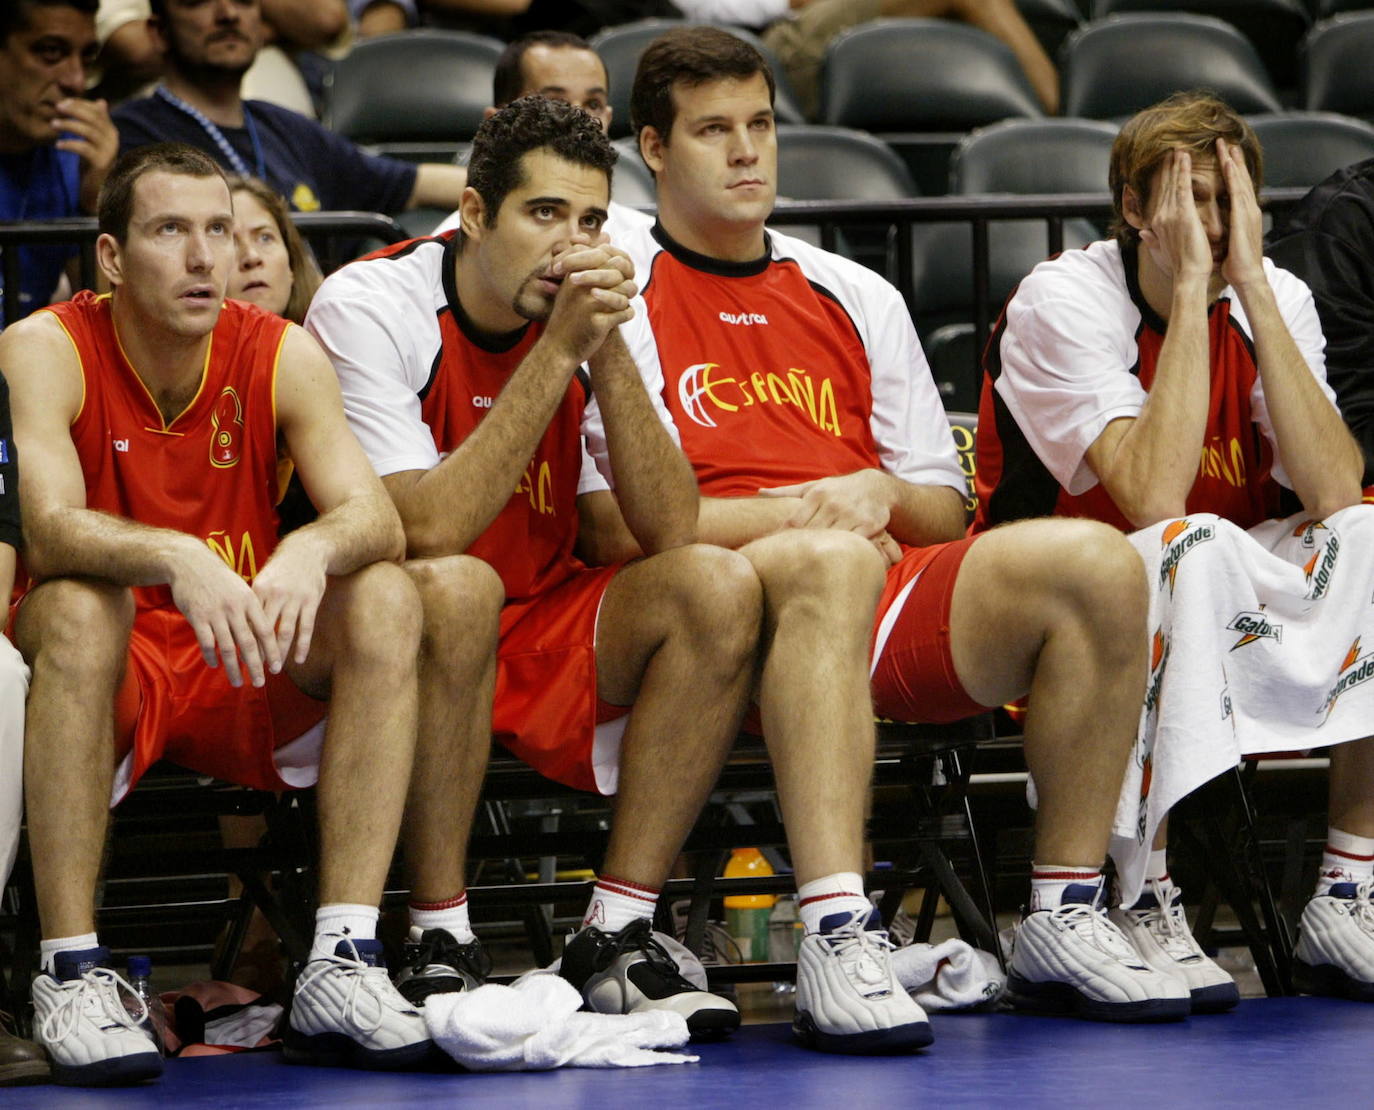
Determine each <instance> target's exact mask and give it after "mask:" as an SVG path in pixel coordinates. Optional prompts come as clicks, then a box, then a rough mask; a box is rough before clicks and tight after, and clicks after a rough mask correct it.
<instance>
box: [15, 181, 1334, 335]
mask: <svg viewBox="0 0 1374 1110" xmlns="http://www.w3.org/2000/svg"><path fill="white" fill-rule="evenodd" d="M1306 193H1307V190H1306V189H1301V188H1297V189H1270V190H1266V192H1265V194H1264V204H1265V208H1266V210H1267V211H1269V212H1271V213H1275V214H1279V213H1281V212H1283V211H1284V210H1286V209H1287V208H1289V207H1291V206H1292V205H1293V204H1294V203H1296V202H1297V201H1298V200H1299V199H1301V198H1302V197H1303V196H1305V195H1306ZM1110 215H1111V201H1110V198H1109V197H1108V196H1106V195H1105V194H1099V193H1072V194H1064V193H1059V194H1044V195H1034V196H1025V195H1018V196H1012V195H1005V196H1000V195H999V196H967V197H965V196H944V197H912V198H909V199H905V200H895V201H814V200H813V201H782V202H779V204H778V206H777V208H776V209H774V212H773V216H772V218H771V219H770V220H769V223H770V224H771V225H774V226H777V227H797V226H812V227H818V228H819V229H820V238H821V245H822V246H823V247H825V248H826V249H828V250H835V249H836V248H837V246H838V245H839V242H840V240H841V237H842V235H843V233H844V232H845V231H846V230H849V229H853V228H856V227H875V228H883V227H886V228H889V229H895V231H896V234H895V236H893V240H894V257H895V272H894V273H892V274H890V275H889V276H890V277H891V278H892V280H893V282H894V284H895V285H896V286H897V288H898V289H899V290H901V292H902V295H903V296H904V297H905V298H906V300H907V305H908V308H911V309H913V310H916V309H918V306H916V305H914V304H913V303H912V302H913V292H914V290H913V285H914V280H913V274H914V272H915V258H914V247H913V242H912V234H911V232H912V229H913V228H915V227H916V226H917V225H920V224H941V223H945V224H947V223H966V224H968V225H970V227H971V229H972V247H971V249H972V263H973V267H972V274H973V281H972V284H973V287H972V289H971V291H970V294H971V299H970V303H971V304H972V306H973V308H972V320H973V322H974V325H975V328H976V334H978V335H986V334H987V332H988V328H989V327H990V326H991V324H992V321H993V317H994V314H995V312H996V311H997V309H998V308H1000V306H997V305H994V304H993V303H992V294H991V274H992V256H991V244H990V235H989V229H990V225H991V224H993V223H994V222H998V221H1004V220H1006V221H1038V222H1041V223H1043V224H1044V225H1045V227H1046V231H1047V247H1048V250H1047V254H1054V253H1056V252H1057V251H1060V250H1062V249H1063V246H1064V222H1065V221H1066V220H1069V219H1074V218H1085V219H1089V220H1096V221H1098V222H1101V223H1105V222H1106V219H1107V218H1108V217H1110ZM293 219H294V220H295V222H296V226H297V227H298V228H300V230H301V233H302V234H303V235H305V236H306V238H307V239H308V240H309V241H310V242H311V243H312V245H314V246H315V248H316V253H317V255H318V257H319V259H320V265H321V267H322V268H323V269H324V271H325V272H326V273H328V272H329V271H330V270H332V269H334V268H335V267H336V266H338V265H339V264H341V263H342V262H344V261H346V260H347V259H346V258H345V257H342V255H341V253H340V252H339V250H338V249H337V248H338V245H339V244H340V243H346V242H347V241H349V240H352V241H354V242H356V241H357V240H358V239H374V240H381V241H382V242H384V243H395V242H399V241H400V240H402V239H404V238H405V237H406V233H405V232H404V231H403V230H402V228H401V226H400V225H399V224H398V223H396V221H395V220H393V219H391V218H390V217H389V216H383V215H379V214H377V213H371V212H308V213H296V214H294V215H293ZM95 238H96V226H95V220H94V219H91V218H89V217H82V218H77V219H65V220H33V221H27V222H23V223H12V224H0V255H2V256H3V258H2V259H0V266H2V267H3V268H2V269H0V273H3V276H4V307H5V318H6V319H8V320H12V319H15V318H16V317H17V314H18V312H19V257H18V252H17V251H14V250H10V249H8V248H9V247H12V246H24V245H32V244H57V243H75V244H77V245H78V246H80V247H81V279H82V282H83V284H85V285H88V286H89V285H92V284H93V283H94V279H95V252H94V243H95ZM916 314H917V313H916V311H913V315H916ZM916 322H917V325H918V326H919V325H920V320H919V318H918V319H917V321H916Z"/></svg>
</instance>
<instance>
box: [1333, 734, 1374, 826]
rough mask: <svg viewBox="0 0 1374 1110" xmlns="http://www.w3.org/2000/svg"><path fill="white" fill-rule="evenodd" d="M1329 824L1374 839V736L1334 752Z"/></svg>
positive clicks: (1338, 747) (1337, 746)
mask: <svg viewBox="0 0 1374 1110" xmlns="http://www.w3.org/2000/svg"><path fill="white" fill-rule="evenodd" d="M1328 790H1329V799H1330V800H1329V802H1328V805H1327V823H1328V824H1329V825H1331V827H1332V828H1336V829H1340V830H1341V831H1342V832H1348V833H1351V834H1352V835H1354V836H1374V736H1367V737H1365V738H1364V739H1363V740H1352V741H1351V742H1349V743H1347V744H1337V745H1336V746H1335V747H1334V748H1332V749H1331V782H1330V786H1329V788H1328Z"/></svg>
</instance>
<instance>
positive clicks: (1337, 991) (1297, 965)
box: [1293, 959, 1374, 1002]
mask: <svg viewBox="0 0 1374 1110" xmlns="http://www.w3.org/2000/svg"><path fill="white" fill-rule="evenodd" d="M1293 987H1294V989H1295V990H1297V991H1298V993H1299V994H1317V995H1322V996H1323V997H1326V998H1348V999H1350V1000H1351V1001H1352V1002H1374V983H1364V982H1361V981H1360V980H1359V979H1352V978H1351V977H1350V976H1349V975H1347V974H1346V973H1345V972H1344V971H1342V970H1341V969H1340V968H1338V967H1335V966H1334V965H1332V964H1317V965H1315V966H1314V965H1312V964H1309V963H1304V962H1303V961H1302V960H1296V959H1295V960H1294V961H1293Z"/></svg>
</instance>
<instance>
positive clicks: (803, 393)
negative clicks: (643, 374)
mask: <svg viewBox="0 0 1374 1110" xmlns="http://www.w3.org/2000/svg"><path fill="white" fill-rule="evenodd" d="M677 399H678V403H679V404H680V405H681V406H682V411H683V412H685V413H686V414H687V416H688V417H689V418H690V419H691V420H692V422H693V423H695V424H700V425H701V426H702V427H703V428H715V427H718V425H717V424H716V419H715V414H716V413H721V412H740V411H741V410H743V409H748V408H752V407H754V406H755V405H758V406H761V407H764V406H768V405H776V406H779V407H787V406H794V407H795V408H797V409H798V410H799V411H801V412H802V413H803V414H804V415H805V416H806V417H807V419H809V420H810V421H811V423H813V424H814V425H816V427H818V428H819V429H820V430H821V431H823V432H830V433H831V434H832V435H834V436H836V437H838V436H839V435H840V415H839V410H838V409H837V408H836V405H835V387H834V386H833V385H832V384H831V381H830V379H829V378H822V379H821V380H820V384H819V385H818V384H817V383H816V379H815V378H813V377H812V376H811V375H810V373H808V372H807V371H806V370H799V369H797V368H796V367H792V368H790V369H789V370H788V371H787V376H786V377H784V376H783V375H782V374H777V373H774V372H773V371H771V370H770V371H768V372H767V373H765V372H764V371H762V370H755V371H754V372H753V373H751V374H750V375H749V376H748V377H738V378H735V377H729V376H727V375H726V374H725V373H723V372H722V371H721V367H720V363H718V362H698V363H696V364H695V365H693V366H689V367H687V369H686V370H684V371H683V372H682V376H681V377H680V378H678V380H677Z"/></svg>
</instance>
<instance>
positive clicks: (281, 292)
mask: <svg viewBox="0 0 1374 1110" xmlns="http://www.w3.org/2000/svg"><path fill="white" fill-rule="evenodd" d="M229 190H230V193H231V195H232V196H233V199H234V246H235V255H236V257H237V258H238V269H236V270H235V271H234V272H233V273H231V274H230V275H229V290H228V293H227V295H228V296H230V297H233V298H234V299H235V300H238V301H251V302H252V303H253V304H255V305H257V306H258V307H259V308H265V309H266V310H267V311H268V312H273V313H276V314H277V315H278V316H285V317H286V318H287V319H288V320H290V321H291V322H292V323H293V324H301V323H304V322H305V310H306V309H308V308H309V307H310V300H311V298H312V297H314V296H315V290H316V289H318V288H319V287H320V282H321V281H322V280H323V278H322V277H321V275H320V268H319V266H318V265H316V263H315V259H314V257H313V256H312V255H311V253H310V250H309V248H307V247H306V245H305V243H304V241H303V240H302V239H301V234H300V232H299V231H297V230H296V225H295V224H293V223H292V222H291V215H290V213H289V212H287V210H286V202H285V201H283V200H282V198H281V195H280V194H278V193H276V192H274V191H273V190H272V187H271V186H270V185H268V184H266V183H265V182H262V181H259V180H258V179H257V178H255V177H231V178H230V179H229Z"/></svg>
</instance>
